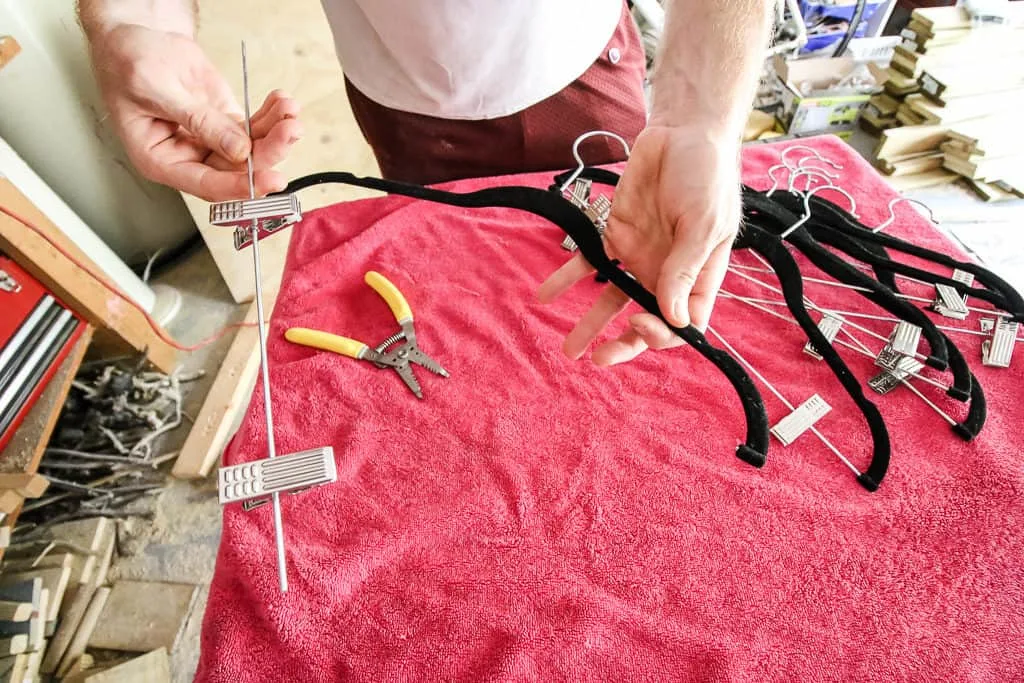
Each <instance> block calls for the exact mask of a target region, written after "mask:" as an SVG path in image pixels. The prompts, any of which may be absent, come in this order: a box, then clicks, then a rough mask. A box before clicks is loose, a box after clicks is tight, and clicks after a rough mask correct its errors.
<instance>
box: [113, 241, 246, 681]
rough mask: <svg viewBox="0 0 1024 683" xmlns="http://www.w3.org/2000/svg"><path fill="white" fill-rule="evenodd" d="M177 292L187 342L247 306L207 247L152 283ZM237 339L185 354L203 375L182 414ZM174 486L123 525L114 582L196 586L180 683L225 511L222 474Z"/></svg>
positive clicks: (184, 432)
mask: <svg viewBox="0 0 1024 683" xmlns="http://www.w3.org/2000/svg"><path fill="white" fill-rule="evenodd" d="M150 281H151V283H153V284H156V283H161V284H165V285H168V286H170V287H173V288H174V289H175V290H176V291H178V292H179V293H180V294H181V296H182V306H181V309H180V312H179V313H178V314H177V316H176V317H175V318H174V319H173V320H172V321H171V322H170V324H168V326H167V327H168V331H169V332H170V333H171V334H172V335H173V336H174V338H175V339H177V340H179V341H180V342H181V343H184V344H194V343H197V342H199V341H200V340H202V339H205V338H207V337H209V336H211V335H213V334H215V333H216V332H217V331H218V330H220V329H221V328H223V327H224V326H225V325H228V324H230V323H233V322H238V321H239V320H241V319H242V317H244V315H245V310H246V309H247V308H248V306H240V305H237V304H235V303H234V302H233V301H232V299H231V296H230V294H229V292H228V288H227V286H226V285H225V284H224V281H223V280H222V279H221V277H220V274H219V273H218V271H217V268H216V266H215V265H214V262H213V258H212V256H211V255H210V252H209V251H208V250H207V249H206V248H205V246H204V245H203V244H202V243H201V242H198V243H197V244H196V245H195V247H194V248H193V249H191V250H190V251H188V252H187V253H184V254H182V255H181V257H180V258H178V259H176V260H175V261H174V262H173V263H171V264H169V265H168V266H167V267H166V268H165V269H164V270H163V272H158V273H156V275H155V276H154V277H153V278H152V279H151V280H150ZM232 337H233V333H229V334H227V335H225V336H224V337H222V338H221V339H219V340H218V341H217V342H215V343H212V344H210V345H209V346H207V347H205V348H203V349H200V350H198V351H194V352H192V353H187V354H186V353H183V354H181V355H180V363H181V365H180V372H181V373H182V374H188V373H192V372H195V371H197V370H204V371H205V372H206V375H205V376H204V377H202V378H201V379H199V380H197V381H195V382H193V383H190V384H187V385H184V386H183V388H185V389H186V391H185V394H184V411H185V413H186V414H188V415H190V416H192V417H193V418H194V417H195V415H196V414H197V413H198V412H199V409H200V407H201V406H202V403H203V399H204V398H205V396H206V393H207V392H208V391H209V388H210V384H211V383H212V382H213V378H214V376H215V375H216V371H217V368H218V366H219V365H220V362H221V361H222V360H223V358H224V355H225V354H226V353H227V349H228V347H229V346H230V345H231V340H232ZM189 428H190V424H189V422H188V421H186V422H185V423H184V424H183V425H182V426H181V427H180V428H178V429H177V430H175V431H173V432H171V433H169V434H168V435H167V437H166V439H165V440H164V441H163V443H162V444H161V446H160V449H159V452H162V453H170V452H173V451H175V450H178V449H179V448H180V447H181V444H182V443H183V442H184V440H185V438H186V437H187V436H188V431H189ZM168 481H169V485H168V487H167V488H166V489H165V490H163V491H162V492H161V493H160V494H159V496H158V497H157V498H156V500H155V501H154V502H153V505H152V510H153V512H154V517H153V519H152V521H148V520H139V519H134V520H126V521H121V522H119V523H118V541H119V543H118V555H119V557H118V559H117V561H116V562H115V564H114V565H113V566H112V567H111V579H112V580H115V581H116V580H117V579H135V580H146V581H168V582H175V583H191V584H196V585H199V586H201V590H200V593H199V597H198V599H197V601H196V603H195V606H194V608H193V610H192V614H191V615H190V617H189V620H188V623H187V625H186V629H185V632H184V633H183V635H182V637H181V640H180V642H179V645H178V647H177V649H176V650H175V651H174V652H173V653H171V672H172V675H173V681H174V682H175V683H185V682H187V681H191V680H192V678H193V676H194V674H195V669H196V665H197V663H198V660H199V634H200V628H201V626H202V617H203V613H204V610H205V607H206V595H207V587H208V584H209V581H210V578H211V577H212V576H213V568H214V561H215V559H216V556H217V547H218V544H219V542H220V521H221V518H220V514H221V507H220V504H219V503H218V500H217V489H216V474H215V473H214V474H213V475H211V477H209V478H208V479H206V480H202V481H198V482H190V481H182V480H179V479H173V478H169V479H168Z"/></svg>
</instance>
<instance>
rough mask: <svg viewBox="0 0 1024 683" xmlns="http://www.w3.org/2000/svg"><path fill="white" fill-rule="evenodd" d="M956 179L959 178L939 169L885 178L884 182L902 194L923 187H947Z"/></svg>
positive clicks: (954, 174) (950, 172)
mask: <svg viewBox="0 0 1024 683" xmlns="http://www.w3.org/2000/svg"><path fill="white" fill-rule="evenodd" d="M958 177H959V176H958V175H957V174H956V173H953V172H952V171H947V170H945V169H941V168H940V169H936V170H934V171H925V172H924V173H915V174H914V175H904V176H887V177H886V180H887V181H888V183H889V185H891V186H892V187H893V189H895V190H896V191H898V192H900V193H903V192H907V191H909V190H919V189H922V188H925V187H935V186H938V185H949V184H950V183H954V182H956V180H957V178H958Z"/></svg>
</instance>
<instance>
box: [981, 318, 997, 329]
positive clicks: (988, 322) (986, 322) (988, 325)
mask: <svg viewBox="0 0 1024 683" xmlns="http://www.w3.org/2000/svg"><path fill="white" fill-rule="evenodd" d="M978 326H979V327H981V331H982V332H991V331H992V330H994V329H995V327H996V319H995V318H982V319H981V320H979V321H978Z"/></svg>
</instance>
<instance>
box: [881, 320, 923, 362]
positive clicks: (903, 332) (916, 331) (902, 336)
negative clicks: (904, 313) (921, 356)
mask: <svg viewBox="0 0 1024 683" xmlns="http://www.w3.org/2000/svg"><path fill="white" fill-rule="evenodd" d="M920 343H921V328H920V327H918V326H917V325H914V324H913V323H908V322H907V321H906V320H901V321H900V322H899V323H898V324H897V325H896V329H894V330H893V331H892V334H891V335H889V343H887V344H886V345H885V348H886V349H889V350H891V351H893V352H895V353H898V354H902V355H904V356H913V355H916V354H917V347H918V345H919V344H920ZM883 350H884V349H883ZM879 355H881V354H879Z"/></svg>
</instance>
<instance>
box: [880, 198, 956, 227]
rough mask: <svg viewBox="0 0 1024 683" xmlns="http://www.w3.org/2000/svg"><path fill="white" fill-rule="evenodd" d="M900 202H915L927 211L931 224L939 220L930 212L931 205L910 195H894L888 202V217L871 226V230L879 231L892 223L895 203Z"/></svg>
mask: <svg viewBox="0 0 1024 683" xmlns="http://www.w3.org/2000/svg"><path fill="white" fill-rule="evenodd" d="M900 202H910V203H911V204H917V205H918V206H920V207H921V208H923V209H924V210H925V211H927V212H928V219H929V220H930V221H931V222H932V223H933V224H935V225H938V224H939V222H938V221H937V220H935V214H934V213H932V209H931V207H930V206H928V205H927V204H925V203H924V202H922V201H919V200H917V199H912V198H910V197H896V198H895V199H893V200H891V201H890V202H889V217H888V218H886V219H885V220H884V221H882V223H880V224H879V225H878V227H877V228H872V229H871V232H881V231H882V230H885V229H886V228H888V227H889V226H890V225H892V223H893V221H895V220H896V205H897V204H899V203H900Z"/></svg>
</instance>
